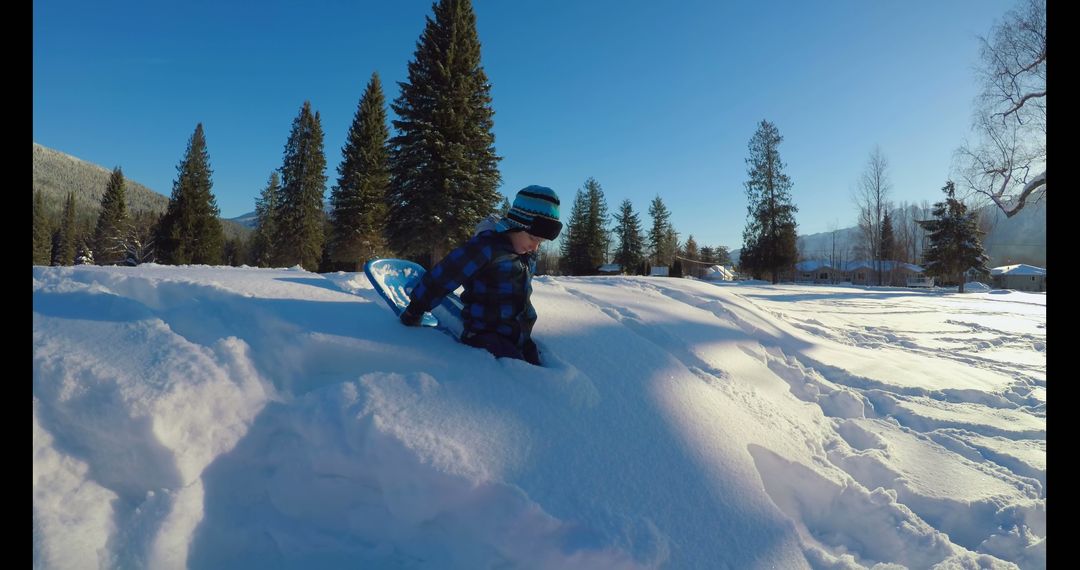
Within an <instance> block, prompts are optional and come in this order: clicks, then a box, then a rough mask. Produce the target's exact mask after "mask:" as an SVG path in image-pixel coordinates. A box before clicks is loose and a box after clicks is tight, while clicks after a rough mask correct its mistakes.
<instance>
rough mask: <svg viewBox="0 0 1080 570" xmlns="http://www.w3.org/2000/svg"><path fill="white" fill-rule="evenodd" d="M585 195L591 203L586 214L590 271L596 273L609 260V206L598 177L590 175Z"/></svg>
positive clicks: (586, 183)
mask: <svg viewBox="0 0 1080 570" xmlns="http://www.w3.org/2000/svg"><path fill="white" fill-rule="evenodd" d="M585 195H586V199H587V201H588V204H589V210H588V215H587V216H586V220H587V221H586V224H585V232H586V234H587V235H588V237H587V238H586V240H585V241H586V243H587V246H586V249H587V251H588V259H589V271H588V273H596V269H597V268H598V267H600V266H601V265H603V264H604V262H605V261H607V259H606V258H607V249H608V242H609V240H610V238H609V237H608V235H609V234H608V227H607V225H608V206H607V200H606V199H604V190H603V189H602V188H600V183H599V182H597V181H596V179H594V178H592V177H589V179H588V180H586V181H585Z"/></svg>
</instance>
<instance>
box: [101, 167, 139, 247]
mask: <svg viewBox="0 0 1080 570" xmlns="http://www.w3.org/2000/svg"><path fill="white" fill-rule="evenodd" d="M130 232H131V220H130V219H129V218H128V212H127V202H126V199H125V197H124V173H123V171H122V170H121V169H120V167H119V166H117V167H116V168H114V169H113V171H112V174H111V175H110V176H109V182H108V183H107V184H106V185H105V193H104V194H103V195H102V196H101V210H100V211H99V212H98V219H97V226H96V227H95V228H94V257H95V260H96V261H97V262H98V263H100V264H102V265H113V264H116V263H122V262H123V261H124V260H125V259H126V258H127V253H128V247H127V240H128V237H129V234H130Z"/></svg>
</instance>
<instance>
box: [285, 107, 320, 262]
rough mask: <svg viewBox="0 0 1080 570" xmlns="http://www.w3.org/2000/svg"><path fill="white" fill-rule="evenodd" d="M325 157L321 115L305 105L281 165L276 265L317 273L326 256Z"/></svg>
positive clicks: (301, 109)
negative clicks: (299, 266)
mask: <svg viewBox="0 0 1080 570" xmlns="http://www.w3.org/2000/svg"><path fill="white" fill-rule="evenodd" d="M325 193H326V155H325V154H323V130H322V122H321V120H320V118H319V113H318V112H316V113H314V114H312V112H311V102H310V101H304V105H303V106H302V107H301V108H300V114H299V115H297V117H296V119H294V120H293V124H292V131H291V132H290V133H289V140H288V142H286V143H285V158H284V160H283V162H282V165H281V204H279V206H278V208H277V212H278V217H277V220H276V225H277V235H276V236H275V238H274V243H275V244H276V246H277V258H276V260H275V264H277V265H283V266H293V265H301V266H303V267H304V269H307V270H308V271H317V270H318V268H319V260H320V258H321V257H322V252H323V239H324V238H323V222H324V220H325V217H326V216H325V214H324V213H323V195H324V194H325Z"/></svg>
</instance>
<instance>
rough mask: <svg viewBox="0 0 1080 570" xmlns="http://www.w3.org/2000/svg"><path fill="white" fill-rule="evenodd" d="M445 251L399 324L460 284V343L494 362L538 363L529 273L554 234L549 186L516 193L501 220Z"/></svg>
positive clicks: (410, 321) (413, 322)
mask: <svg viewBox="0 0 1080 570" xmlns="http://www.w3.org/2000/svg"><path fill="white" fill-rule="evenodd" d="M489 225H490V227H489V228H487V229H483V224H481V231H479V232H478V233H477V234H476V235H474V236H473V237H472V239H470V240H469V241H467V242H466V243H465V244H464V245H462V246H461V247H458V248H457V249H455V250H454V251H451V252H450V253H449V254H447V256H446V257H444V258H443V260H442V261H440V262H439V263H438V264H437V265H435V267H433V268H431V271H428V272H427V273H425V274H424V277H423V279H421V281H420V283H419V284H418V285H417V286H416V287H415V288H414V289H413V291H412V294H411V295H410V297H411V301H410V303H409V306H408V308H406V309H405V311H404V312H402V313H401V322H402V323H405V324H406V325H408V326H417V325H419V324H420V319H421V318H422V317H423V315H424V311H430V310H431V308H432V307H434V306H436V305H437V304H438V303H439V301H441V300H442V298H443V297H445V296H446V295H447V294H449V293H451V292H453V291H454V290H455V289H457V288H458V286H460V285H464V287H465V291H464V293H463V294H462V295H461V300H462V302H463V304H464V309H463V310H462V312H461V317H462V320H463V321H464V324H465V331H464V332H463V333H462V335H461V342H463V343H465V344H467V345H469V346H475V347H477V348H483V349H486V350H487V351H488V352H490V353H491V354H493V355H495V358H504V357H506V358H516V359H519V360H524V361H526V362H529V363H530V364H535V365H537V366H539V365H540V355H539V353H538V351H537V349H536V343H534V342H533V340H532V328H533V324H534V323H535V322H536V310H535V309H533V306H532V303H531V302H530V301H529V296H530V295H532V275H533V272H534V271H535V270H536V251H537V250H538V249H539V248H540V244H541V243H543V242H544V241H547V240H553V239H555V238H556V237H558V236H559V232H560V231H561V230H562V223H561V222H559V197H558V196H557V195H556V194H555V191H554V190H552V189H551V188H547V187H544V186H528V187H526V188H522V189H521V190H519V191H518V193H517V196H515V197H514V204H513V206H512V207H511V208H510V211H509V212H507V213H506V216H504V217H502V218H500V219H499V220H498V221H497V222H496V223H494V224H489Z"/></svg>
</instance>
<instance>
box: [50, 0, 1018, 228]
mask: <svg viewBox="0 0 1080 570" xmlns="http://www.w3.org/2000/svg"><path fill="white" fill-rule="evenodd" d="M1012 6H1013V1H1012V0H944V1H940V2H939V1H922V0H920V1H915V2H905V1H899V0H888V1H886V0H878V1H865V0H823V1H820V2H805V1H794V0H793V1H777V0H768V1H747V2H717V1H715V0H700V1H699V0H683V1H680V2H675V3H669V4H668V5H664V4H663V3H657V2H646V1H638V0H602V1H601V0H588V1H579V0H552V1H543V2H542V1H537V0H533V1H520V2H519V1H513V2H509V1H505V0H474V8H475V10H476V13H477V25H478V28H479V33H480V40H481V42H482V45H483V52H482V57H483V64H484V68H485V70H486V72H487V74H488V77H489V78H490V80H491V83H492V86H493V87H492V95H493V99H494V101H493V106H494V109H495V145H496V150H497V152H498V153H499V155H501V156H503V157H504V158H503V160H502V161H501V163H500V169H501V171H502V177H503V185H502V187H501V190H502V192H503V193H504V194H506V195H507V196H511V197H512V196H513V194H514V193H515V192H516V191H517V190H518V189H519V188H522V187H524V186H527V185H529V184H542V185H545V186H550V187H552V188H554V189H555V190H556V191H557V192H558V193H559V195H560V196H561V197H562V198H563V203H564V210H565V214H564V215H569V206H570V204H571V203H572V202H573V196H574V192H575V191H576V190H577V189H578V188H581V187H582V185H583V184H584V182H585V180H586V179H587V178H588V177H590V176H591V177H594V178H596V179H597V181H599V182H600V184H601V186H602V187H603V189H604V193H605V196H606V197H607V200H608V205H609V207H610V209H611V210H612V211H614V210H615V209H616V208H617V207H618V205H619V204H620V203H621V202H622V201H623V200H624V199H626V198H629V199H630V200H631V201H632V202H633V205H634V208H635V210H636V211H638V212H639V213H640V215H641V218H642V223H643V225H644V226H646V227H647V226H648V225H649V223H650V218H649V216H648V213H647V212H648V206H649V202H650V200H651V199H652V198H653V197H654V196H656V195H657V194H659V195H660V196H661V197H662V198H663V199H664V202H665V203H666V204H667V206H668V208H669V209H670V210H671V212H672V221H673V223H674V225H675V229H676V230H677V231H678V232H679V233H680V235H681V237H682V239H685V238H686V237H687V236H688V235H691V234H692V235H693V236H694V238H695V240H696V241H697V242H698V243H699V244H703V245H725V246H728V247H729V248H731V249H736V248H739V247H741V242H742V229H743V226H744V225H745V221H746V197H745V190H744V187H743V183H744V182H745V180H746V166H745V162H744V160H745V158H746V157H747V155H748V150H747V143H748V142H749V140H750V137H751V136H752V135H753V134H754V131H755V129H756V126H757V124H758V123H759V122H760V121H761V120H762V119H767V120H769V121H771V122H773V123H774V124H776V126H777V127H778V128H779V130H780V134H781V135H783V137H784V142H783V143H782V144H781V146H780V155H781V158H782V159H783V160H784V162H786V163H787V169H786V172H787V174H788V175H789V176H790V177H791V179H792V181H793V183H794V186H793V189H792V195H793V198H794V202H795V204H796V205H797V206H798V207H799V213H798V215H797V218H796V219H797V221H798V223H799V233H800V234H811V233H817V232H822V231H827V230H828V229H829V226H830V224H836V225H837V227H841V228H842V227H847V226H851V225H854V224H855V219H856V211H855V207H854V205H853V203H852V198H851V195H852V191H853V189H854V188H855V185H856V182H857V180H858V177H859V175H860V174H861V173H862V172H863V170H864V169H865V165H866V161H867V157H868V156H869V153H870V151H871V150H872V149H873V147H874V145H880V146H881V149H882V151H883V152H884V154H885V156H886V158H887V159H888V160H889V162H890V171H889V177H890V181H891V183H892V185H893V191H892V199H893V200H894V201H897V202H899V201H904V200H907V201H922V200H929V201H936V200H938V199H939V198H940V197H941V193H940V188H941V187H942V185H943V184H944V182H945V180H946V178H948V177H949V175H950V168H951V165H952V156H953V151H954V149H955V148H956V147H957V146H959V145H960V144H961V143H962V141H963V139H964V137H965V136H967V135H968V133H969V124H970V116H971V110H972V100H973V98H974V96H975V94H976V92H977V87H976V85H975V74H974V67H975V65H976V63H977V54H978V45H979V44H978V41H977V37H978V36H980V35H986V34H987V33H988V32H989V30H990V27H991V24H992V23H993V21H994V20H996V19H1000V18H1001V16H1002V15H1003V14H1004V13H1005V12H1006V11H1007V10H1008V9H1010V8H1011V7H1012ZM430 14H431V3H430V2H426V1H404V0H403V1H395V2H374V1H371V2H361V1H347V0H327V1H312V2H299V1H293V0H265V1H261V2H234V1H216V0H215V1H208V0H193V1H191V2H157V1H150V2H148V1H146V0H137V1H131V0H110V1H108V2H103V3H99V2H85V1H75V0H48V1H42V0H34V110H33V113H34V119H33V121H34V141H35V142H37V143H40V144H43V145H45V146H47V147H50V148H54V149H56V150H59V151H62V152H65V153H68V154H72V155H74V156H77V157H79V158H81V159H83V160H87V161H90V162H93V163H97V164H100V165H101V166H104V167H106V168H111V167H113V166H117V165H119V166H121V167H122V168H123V169H124V174H125V175H126V176H127V177H129V178H131V179H133V180H136V181H138V182H140V183H142V184H145V185H146V186H148V187H150V188H151V189H153V190H155V191H157V192H159V193H161V194H164V195H169V194H170V192H171V190H172V183H173V180H174V179H175V177H176V166H177V164H179V162H180V160H181V158H182V157H183V154H184V150H185V148H186V145H187V141H188V139H189V138H190V137H191V134H192V132H193V131H194V129H195V125H196V124H197V123H199V122H201V123H203V126H204V128H205V131H206V138H207V145H208V150H209V153H210V160H211V167H212V168H213V170H214V174H213V183H214V187H213V192H214V194H215V195H216V196H217V201H218V205H219V207H220V208H221V214H222V216H223V217H235V216H239V215H241V214H244V213H247V212H250V211H252V210H254V207H255V199H256V197H257V196H258V194H259V191H260V190H261V189H262V188H263V187H264V186H265V185H266V181H267V179H268V177H269V175H270V172H271V171H272V170H274V169H276V168H278V167H279V166H280V165H281V160H282V153H283V150H284V146H285V140H286V138H287V137H288V134H289V129H290V127H291V124H292V121H293V119H294V118H295V117H296V116H297V114H298V113H299V110H300V107H301V105H302V104H303V102H304V101H305V100H310V101H311V103H312V105H313V107H314V108H315V110H317V111H319V112H320V113H321V116H322V125H323V130H324V131H325V133H326V140H325V149H326V154H327V164H328V168H327V177H328V184H327V197H329V187H330V186H331V185H332V184H333V182H334V181H335V180H336V177H337V166H338V164H339V163H340V161H341V147H342V146H343V144H344V142H345V134H346V131H347V129H348V127H349V125H350V123H351V121H352V119H353V115H354V114H355V112H356V108H357V104H358V103H359V100H360V96H361V95H362V93H363V89H364V87H365V85H366V84H367V81H368V78H369V77H370V75H371V73H372V72H373V71H377V72H378V73H379V75H380V76H381V78H382V81H383V88H384V90H385V94H386V97H387V100H388V101H390V100H393V99H394V98H396V97H397V96H398V94H399V89H398V86H397V82H399V81H404V80H405V79H406V78H407V69H406V66H407V64H408V62H409V61H410V60H411V59H412V58H413V52H414V50H415V48H416V41H417V39H418V38H419V36H420V33H421V31H422V30H423V28H424V24H425V16H428V15H430ZM388 114H389V115H390V116H391V117H392V116H393V113H392V111H390V110H389V109H388Z"/></svg>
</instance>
